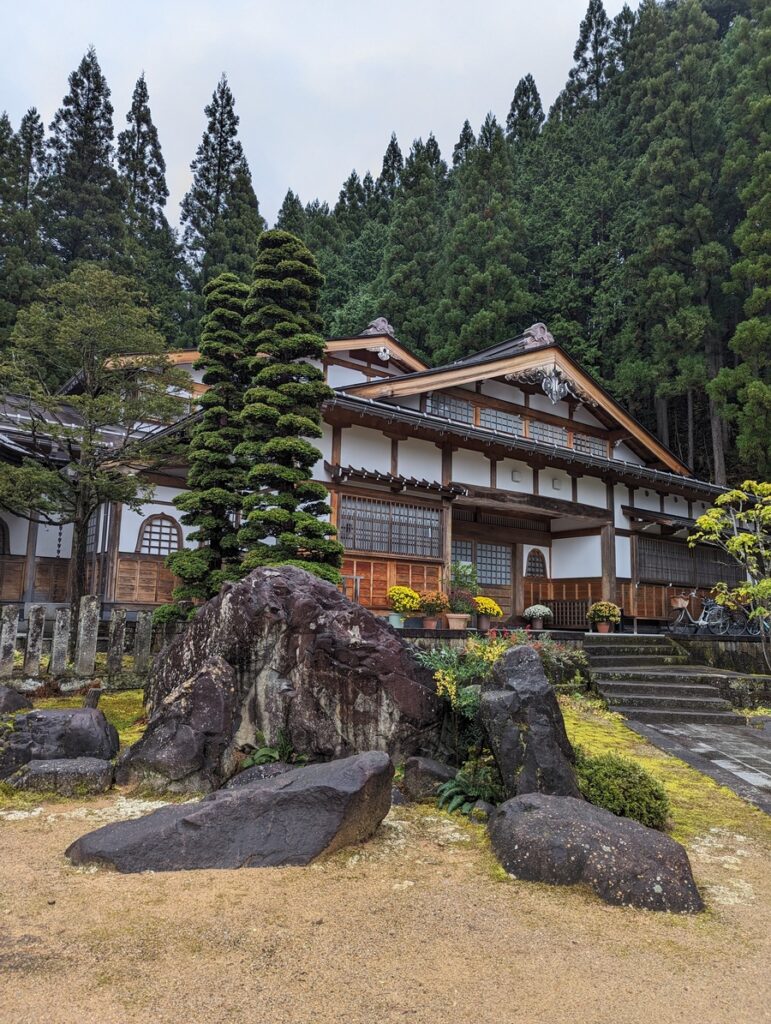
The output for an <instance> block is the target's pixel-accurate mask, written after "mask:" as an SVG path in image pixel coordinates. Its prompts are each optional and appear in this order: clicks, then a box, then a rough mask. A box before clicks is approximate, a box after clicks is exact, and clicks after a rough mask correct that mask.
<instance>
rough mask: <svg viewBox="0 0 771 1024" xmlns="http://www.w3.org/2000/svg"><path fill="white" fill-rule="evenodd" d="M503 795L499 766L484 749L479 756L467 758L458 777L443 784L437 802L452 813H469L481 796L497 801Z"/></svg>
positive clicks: (489, 800)
mask: <svg viewBox="0 0 771 1024" xmlns="http://www.w3.org/2000/svg"><path fill="white" fill-rule="evenodd" d="M503 797H504V792H503V785H502V783H501V776H500V773H499V771H498V766H497V765H496V763H495V759H494V758H493V756H492V754H491V753H490V751H489V750H483V751H482V753H481V754H480V755H479V757H472V758H469V760H468V761H466V762H464V764H463V766H462V767H461V768H460V769H459V771H458V774H457V775H456V776H455V778H454V779H450V781H449V782H445V783H444V784H443V785H442V786H440V787H439V790H438V800H437V803H438V804H439V806H440V807H443V808H444V809H445V810H448V811H450V812H451V813H452V811H460V812H461V813H462V814H469V812H470V811H471V808H472V807H473V806H474V804H475V803H476V802H477V800H486V801H487V803H490V804H497V803H500V802H501V800H503Z"/></svg>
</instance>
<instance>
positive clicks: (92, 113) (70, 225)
mask: <svg viewBox="0 0 771 1024" xmlns="http://www.w3.org/2000/svg"><path fill="white" fill-rule="evenodd" d="M69 86H70V90H69V92H68V93H67V95H66V96H65V97H64V100H63V102H62V106H61V107H60V108H59V110H58V111H57V112H56V115H55V116H54V119H53V121H52V122H51V126H50V129H49V130H50V133H51V134H50V137H49V142H48V148H49V155H50V162H51V177H50V181H49V187H50V195H49V199H48V204H47V215H48V218H47V219H48V225H47V230H48V233H49V235H50V237H51V238H52V239H53V242H54V248H55V251H56V254H57V255H58V257H59V258H60V259H61V261H62V262H63V263H65V264H71V263H74V262H75V261H76V260H108V261H111V262H112V263H113V264H117V265H122V264H121V260H120V254H121V252H122V249H123V243H124V238H125V228H124V222H123V215H122V206H123V191H122V188H121V185H120V182H119V180H118V176H117V174H116V172H115V169H114V168H113V166H112V156H113V147H112V139H113V123H112V114H113V108H112V104H111V103H110V90H109V88H108V86H107V82H106V81H105V78H104V75H103V74H102V70H101V68H100V67H99V61H98V60H97V56H96V51H95V50H94V48H93V47H91V48H90V49H89V50H88V52H87V53H86V55H85V56H84V57H83V59H82V61H81V62H80V64H79V65H78V67H77V69H76V70H75V71H73V72H72V74H71V75H70V77H69Z"/></svg>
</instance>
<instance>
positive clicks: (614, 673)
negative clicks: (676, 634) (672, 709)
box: [593, 664, 757, 686]
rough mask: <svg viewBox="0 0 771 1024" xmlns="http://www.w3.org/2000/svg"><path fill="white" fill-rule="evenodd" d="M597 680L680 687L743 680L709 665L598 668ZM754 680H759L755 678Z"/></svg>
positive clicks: (595, 674)
mask: <svg viewBox="0 0 771 1024" xmlns="http://www.w3.org/2000/svg"><path fill="white" fill-rule="evenodd" d="M593 675H594V678H595V680H599V679H605V680H608V681H609V682H613V683H624V682H632V683H673V684H677V685H678V686H681V685H682V686H715V685H716V681H717V680H719V679H741V678H742V676H741V675H739V674H738V673H736V672H733V673H732V672H721V671H720V669H711V668H709V666H707V665H679V664H678V665H648V666H646V667H643V666H639V665H638V666H637V667H633V666H629V667H627V666H621V667H619V668H616V667H613V666H611V667H609V668H597V669H596V670H595V671H594V672H593ZM752 678H753V679H755V678H757V677H755V676H753V677H752Z"/></svg>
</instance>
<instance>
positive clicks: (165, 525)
mask: <svg viewBox="0 0 771 1024" xmlns="http://www.w3.org/2000/svg"><path fill="white" fill-rule="evenodd" d="M181 547H182V530H181V529H180V527H179V523H178V522H177V521H176V519H172V518H171V516H163V515H160V516H150V517H149V518H148V519H145V521H144V522H143V523H142V526H141V527H140V530H139V542H138V543H137V551H138V552H139V554H140V555H170V554H171V552H172V551H179V549H180V548H181Z"/></svg>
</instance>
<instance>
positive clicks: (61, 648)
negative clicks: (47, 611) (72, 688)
mask: <svg viewBox="0 0 771 1024" xmlns="http://www.w3.org/2000/svg"><path fill="white" fill-rule="evenodd" d="M70 620H71V614H70V610H69V608H57V609H56V616H55V618H54V635H53V639H52V640H51V660H50V662H49V663H48V672H49V675H52V676H63V675H64V673H65V672H66V671H67V651H68V649H69V646H70Z"/></svg>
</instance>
